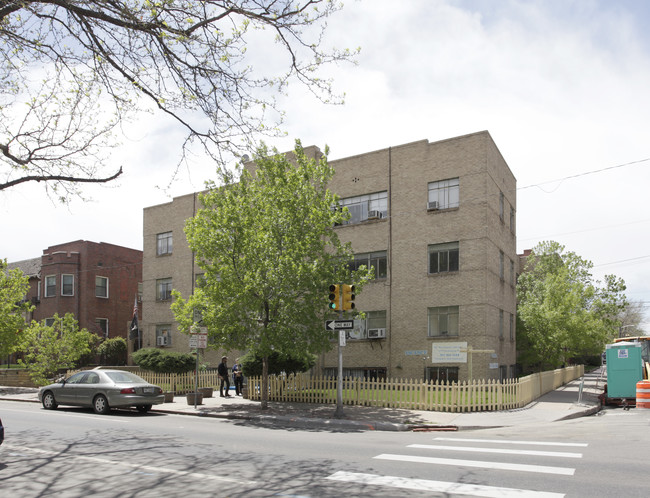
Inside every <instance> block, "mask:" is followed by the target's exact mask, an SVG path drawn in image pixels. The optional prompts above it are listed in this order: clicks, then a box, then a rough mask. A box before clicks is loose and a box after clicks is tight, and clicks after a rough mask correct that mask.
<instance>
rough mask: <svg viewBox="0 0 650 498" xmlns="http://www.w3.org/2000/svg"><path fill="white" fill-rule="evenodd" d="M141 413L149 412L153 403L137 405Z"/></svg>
mask: <svg viewBox="0 0 650 498" xmlns="http://www.w3.org/2000/svg"><path fill="white" fill-rule="evenodd" d="M136 408H137V409H138V411H139V412H140V413H147V412H148V411H149V410H151V405H140V406H137V407H136Z"/></svg>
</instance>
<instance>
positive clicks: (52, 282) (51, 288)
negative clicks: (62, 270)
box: [45, 275, 56, 297]
mask: <svg viewBox="0 0 650 498" xmlns="http://www.w3.org/2000/svg"><path fill="white" fill-rule="evenodd" d="M55 295H56V275H48V276H47V277H45V297H52V296H55Z"/></svg>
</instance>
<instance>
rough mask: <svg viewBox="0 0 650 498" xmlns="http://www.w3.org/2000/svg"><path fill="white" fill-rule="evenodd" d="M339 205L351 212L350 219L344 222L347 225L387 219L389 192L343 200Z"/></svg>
mask: <svg viewBox="0 0 650 498" xmlns="http://www.w3.org/2000/svg"><path fill="white" fill-rule="evenodd" d="M339 205H340V206H342V207H346V208H348V211H349V212H350V219H349V220H348V221H346V222H344V224H345V225H354V224H356V223H361V222H362V221H368V220H377V219H381V218H386V216H388V192H386V191H384V192H377V193H375V194H369V195H360V196H357V197H348V198H346V199H341V200H340V201H339Z"/></svg>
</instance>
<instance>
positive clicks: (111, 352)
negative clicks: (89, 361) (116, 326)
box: [97, 337, 127, 365]
mask: <svg viewBox="0 0 650 498" xmlns="http://www.w3.org/2000/svg"><path fill="white" fill-rule="evenodd" d="M126 350H127V346H126V341H125V340H124V339H123V338H122V337H114V338H113V339H106V340H105V341H104V342H102V343H101V344H100V345H99V347H98V348H97V353H98V354H99V355H100V357H101V363H102V365H125V364H126Z"/></svg>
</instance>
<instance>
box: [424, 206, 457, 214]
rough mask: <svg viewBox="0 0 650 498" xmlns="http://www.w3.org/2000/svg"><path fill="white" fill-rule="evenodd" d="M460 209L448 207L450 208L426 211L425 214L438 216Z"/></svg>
mask: <svg viewBox="0 0 650 498" xmlns="http://www.w3.org/2000/svg"><path fill="white" fill-rule="evenodd" d="M459 209H460V207H450V208H439V209H427V213H432V214H438V213H448V212H450V211H458V210H459Z"/></svg>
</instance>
